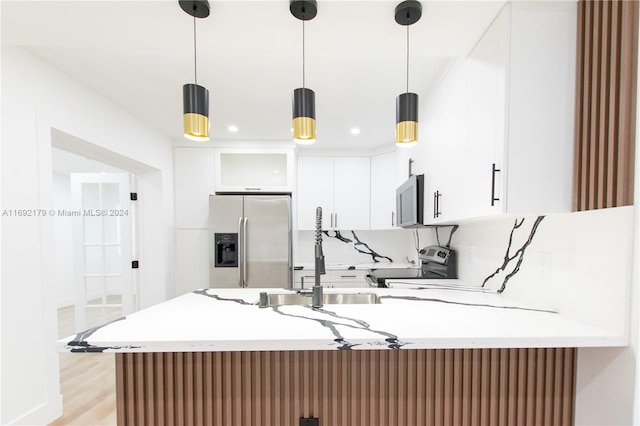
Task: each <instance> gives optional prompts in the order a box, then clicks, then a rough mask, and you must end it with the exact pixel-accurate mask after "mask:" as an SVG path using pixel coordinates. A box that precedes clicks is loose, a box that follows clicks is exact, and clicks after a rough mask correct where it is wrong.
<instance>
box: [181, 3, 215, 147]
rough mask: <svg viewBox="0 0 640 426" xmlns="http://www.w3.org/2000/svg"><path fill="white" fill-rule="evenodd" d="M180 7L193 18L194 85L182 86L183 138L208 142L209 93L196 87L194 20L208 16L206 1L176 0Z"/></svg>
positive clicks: (200, 87)
mask: <svg viewBox="0 0 640 426" xmlns="http://www.w3.org/2000/svg"><path fill="white" fill-rule="evenodd" d="M178 2H179V3H180V7H181V8H182V10H184V11H185V12H186V13H187V14H188V15H191V16H193V68H194V83H193V84H192V83H188V84H185V85H184V86H182V103H183V107H184V117H183V121H184V137H186V138H187V139H191V140H194V141H208V140H209V91H208V90H207V89H206V88H205V87H203V86H200V85H198V67H197V65H198V62H197V58H198V52H197V48H196V47H197V45H196V18H206V17H207V16H209V2H208V1H207V0H189V1H186V0H178Z"/></svg>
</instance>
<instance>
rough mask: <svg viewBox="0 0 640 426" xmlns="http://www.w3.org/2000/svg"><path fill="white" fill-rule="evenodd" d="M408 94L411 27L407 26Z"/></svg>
mask: <svg viewBox="0 0 640 426" xmlns="http://www.w3.org/2000/svg"><path fill="white" fill-rule="evenodd" d="M407 93H409V25H407Z"/></svg>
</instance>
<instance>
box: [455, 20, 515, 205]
mask: <svg viewBox="0 0 640 426" xmlns="http://www.w3.org/2000/svg"><path fill="white" fill-rule="evenodd" d="M507 18H508V15H507V14H505V13H502V14H501V15H500V16H499V17H498V18H496V20H495V21H494V23H493V24H492V25H491V27H489V29H488V30H487V31H486V32H485V34H484V35H483V37H482V39H480V41H479V42H478V44H477V45H476V47H475V48H474V50H473V51H472V52H471V54H470V55H469V57H468V59H467V60H466V61H465V73H466V75H467V78H466V81H467V82H468V86H467V93H468V94H469V100H468V103H467V104H468V106H469V121H468V125H469V138H468V143H467V146H466V149H465V151H464V153H463V156H462V163H463V164H462V167H463V169H464V170H466V174H467V175H468V176H467V179H465V180H466V182H465V184H464V185H462V186H461V187H460V193H461V194H462V195H463V197H464V200H465V204H464V210H462V211H461V212H460V217H476V216H486V215H488V214H493V213H499V211H500V206H501V203H500V202H499V201H496V202H495V203H492V193H493V195H494V197H495V198H496V199H502V198H503V197H502V194H501V190H500V181H501V178H502V176H503V173H500V172H496V173H495V174H494V173H493V172H492V164H495V165H496V168H497V169H500V170H502V169H504V167H503V165H504V163H503V153H502V152H503V146H504V131H503V130H502V129H504V112H503V111H504V96H505V85H506V80H505V79H506V67H507V56H506V38H507V36H508V22H507ZM494 175H495V176H494ZM493 177H495V179H496V181H495V182H494V181H493V180H492V178H493ZM492 186H493V191H492ZM492 204H493V205H492Z"/></svg>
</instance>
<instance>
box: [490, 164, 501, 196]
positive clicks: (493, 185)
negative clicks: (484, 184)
mask: <svg viewBox="0 0 640 426" xmlns="http://www.w3.org/2000/svg"><path fill="white" fill-rule="evenodd" d="M499 171H500V169H496V163H493V164H492V165H491V205H492V206H495V203H496V201H500V198H496V172H499Z"/></svg>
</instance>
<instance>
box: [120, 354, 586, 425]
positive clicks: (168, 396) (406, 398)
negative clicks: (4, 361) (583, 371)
mask: <svg viewBox="0 0 640 426" xmlns="http://www.w3.org/2000/svg"><path fill="white" fill-rule="evenodd" d="M575 356H576V350H575V349H573V348H556V349H428V350H427V349H425V350H396V351H393V350H389V351H314V352H297V351H293V352H222V353H150V354H146V353H132V354H116V389H117V409H118V413H117V419H118V424H119V425H121V426H129V425H140V424H157V425H163V424H166V425H180V424H182V425H201V424H203V425H224V426H236V425H237V426H246V425H252V426H253V425H255V426H261V425H278V426H288V425H291V426H295V425H297V424H298V421H299V420H298V419H299V418H301V417H318V418H319V419H320V424H321V425H325V426H327V425H330V426H334V425H336V426H337V425H349V426H352V425H380V426H390V425H400V426H403V425H437V426H449V425H486V424H493V425H501V424H504V425H512V424H527V425H548V424H553V425H571V424H573V420H574V414H573V407H574V396H575Z"/></svg>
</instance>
